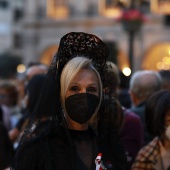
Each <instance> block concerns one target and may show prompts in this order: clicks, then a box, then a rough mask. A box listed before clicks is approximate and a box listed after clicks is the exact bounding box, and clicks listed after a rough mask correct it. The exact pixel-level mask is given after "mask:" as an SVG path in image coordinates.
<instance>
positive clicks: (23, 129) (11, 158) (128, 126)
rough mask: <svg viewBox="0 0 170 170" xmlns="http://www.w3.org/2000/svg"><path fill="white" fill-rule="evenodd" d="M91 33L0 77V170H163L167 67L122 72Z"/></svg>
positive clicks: (168, 115)
mask: <svg viewBox="0 0 170 170" xmlns="http://www.w3.org/2000/svg"><path fill="white" fill-rule="evenodd" d="M108 54H109V51H108V48H107V46H106V44H105V43H104V42H103V41H102V40H101V39H100V38H99V37H97V36H96V35H93V34H88V33H83V32H71V33H68V34H66V35H64V36H63V37H62V38H61V41H60V44H59V48H58V51H57V52H56V54H55V55H54V57H53V60H52V62H51V65H50V66H46V65H44V64H42V63H32V64H30V65H29V66H28V68H27V70H26V72H25V76H24V79H22V80H18V81H17V83H16V82H15V83H13V82H11V81H7V80H6V81H1V82H0V135H1V136H0V148H1V149H0V170H9V169H11V170H170V91H169V89H170V71H169V70H161V71H153V70H138V71H136V72H134V73H132V75H131V76H130V77H129V80H127V79H125V78H123V76H122V73H120V70H119V68H118V66H117V65H116V64H114V63H113V62H111V61H108V59H107V57H108Z"/></svg>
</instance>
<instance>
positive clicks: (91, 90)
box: [87, 87, 97, 93]
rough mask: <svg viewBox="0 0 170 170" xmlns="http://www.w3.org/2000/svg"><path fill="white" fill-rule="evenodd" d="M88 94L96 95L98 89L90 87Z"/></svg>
mask: <svg viewBox="0 0 170 170" xmlns="http://www.w3.org/2000/svg"><path fill="white" fill-rule="evenodd" d="M87 92H91V93H95V92H97V89H96V88H95V87H89V88H88V89H87Z"/></svg>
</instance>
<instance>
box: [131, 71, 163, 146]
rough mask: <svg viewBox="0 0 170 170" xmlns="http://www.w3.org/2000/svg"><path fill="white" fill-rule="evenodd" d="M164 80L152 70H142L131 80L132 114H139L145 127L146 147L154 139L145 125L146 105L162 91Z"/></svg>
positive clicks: (134, 74)
mask: <svg viewBox="0 0 170 170" xmlns="http://www.w3.org/2000/svg"><path fill="white" fill-rule="evenodd" d="M161 83H162V79H161V76H160V75H159V74H158V72H155V71H151V70H140V71H136V72H135V73H133V75H132V77H131V79H130V87H129V93H130V96H131V100H132V104H133V106H132V107H131V108H130V110H131V111H132V112H134V113H135V114H137V115H138V116H139V117H140V118H141V120H142V124H143V127H144V145H145V144H147V143H148V142H150V141H151V140H152V139H153V136H151V135H150V134H149V133H148V131H147V129H146V125H145V116H144V115H145V114H144V112H145V105H146V101H147V99H148V97H149V96H151V95H152V94H154V93H155V92H157V91H159V90H160V89H161Z"/></svg>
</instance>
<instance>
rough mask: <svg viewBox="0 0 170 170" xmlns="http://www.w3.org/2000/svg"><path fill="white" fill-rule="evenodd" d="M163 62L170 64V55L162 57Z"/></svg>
mask: <svg viewBox="0 0 170 170" xmlns="http://www.w3.org/2000/svg"><path fill="white" fill-rule="evenodd" d="M162 62H163V63H165V64H170V57H167V56H166V57H164V58H163V59H162Z"/></svg>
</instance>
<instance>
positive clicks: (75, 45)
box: [12, 32, 125, 170]
mask: <svg viewBox="0 0 170 170" xmlns="http://www.w3.org/2000/svg"><path fill="white" fill-rule="evenodd" d="M108 54H109V51H108V48H107V46H106V45H105V44H104V43H103V41H102V40H101V39H100V38H98V37H97V36H95V35H92V34H87V33H83V32H71V33H68V34H66V35H65V36H63V37H62V38H61V41H60V44H59V49H58V51H57V53H56V54H55V55H54V57H53V59H52V62H51V65H50V67H49V71H48V73H47V76H46V80H45V81H44V84H43V88H42V92H41V94H40V97H39V100H38V101H37V103H36V105H35V109H34V111H33V113H32V117H31V118H30V122H29V124H28V126H27V127H26V129H25V131H24V134H23V136H22V139H21V141H20V144H19V147H18V151H17V154H16V157H17V156H19V153H20V150H21V149H22V148H23V147H25V146H26V145H27V144H30V143H32V142H33V141H35V140H38V139H40V138H41V137H42V136H45V135H47V134H48V133H49V132H50V130H51V129H52V128H53V127H54V126H58V125H59V124H65V120H64V115H63V112H62V106H61V103H60V75H61V72H62V69H63V67H64V65H65V64H66V63H67V62H68V61H69V60H70V59H71V58H73V57H76V56H84V57H87V58H89V59H91V60H92V63H93V65H94V66H95V68H96V69H97V71H98V72H99V74H100V76H101V80H102V83H103V92H104V95H103V103H102V106H101V109H100V111H99V114H98V122H99V123H98V133H99V140H100V143H101V148H102V147H103V148H105V145H110V146H111V148H107V149H106V150H105V149H103V150H102V149H101V151H102V152H106V155H108V157H110V156H111V157H112V158H113V159H112V160H111V162H112V163H113V162H114V164H115V168H116V169H119V170H121V169H122V170H123V169H125V168H124V167H125V163H124V162H125V159H124V155H123V153H122V152H123V151H120V150H119V149H120V148H121V146H120V142H119V140H118V131H119V125H120V124H121V122H122V119H123V117H122V113H121V111H120V110H117V106H118V104H117V100H116V98H115V97H116V95H115V89H114V88H113V83H112V80H111V79H110V76H109V73H108V72H107V67H106V61H107V57H108ZM105 99H106V100H105ZM118 112H119V113H118ZM45 120H46V121H49V123H48V124H47V125H46V127H45V128H44V127H43V126H42V128H38V130H37V129H36V127H37V126H38V125H39V124H40V123H41V122H43V121H45ZM112 134H114V135H112ZM113 136H114V137H113ZM115 143H116V145H115ZM110 149H114V152H113V153H111V152H110V151H109V150H110ZM116 152H119V154H117V153H116ZM118 155H119V156H118ZM106 159H107V156H106ZM117 159H118V162H117ZM14 167H15V165H14ZM12 169H15V168H12Z"/></svg>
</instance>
